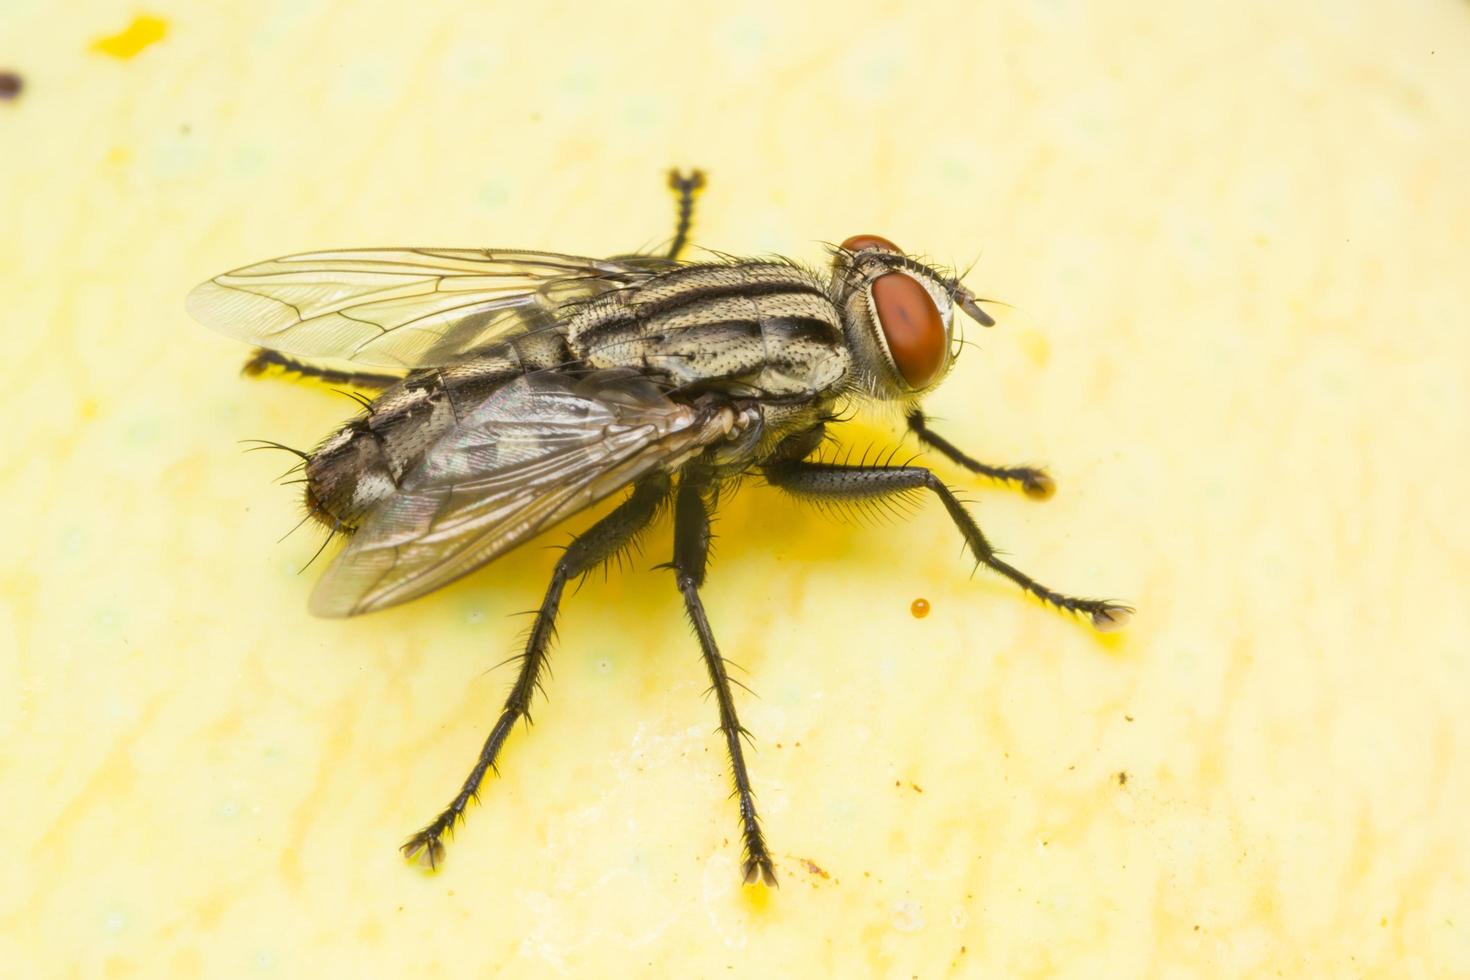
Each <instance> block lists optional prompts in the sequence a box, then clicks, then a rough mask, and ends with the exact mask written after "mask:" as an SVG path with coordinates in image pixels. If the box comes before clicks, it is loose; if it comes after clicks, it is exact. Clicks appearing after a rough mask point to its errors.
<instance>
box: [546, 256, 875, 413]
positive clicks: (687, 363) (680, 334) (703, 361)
mask: <svg viewBox="0 0 1470 980" xmlns="http://www.w3.org/2000/svg"><path fill="white" fill-rule="evenodd" d="M567 338H568V344H569V347H570V349H571V352H572V355H573V357H575V358H576V359H577V360H578V361H579V362H581V363H584V364H586V365H587V366H589V367H592V368H597V369H612V368H626V369H631V370H634V371H637V372H639V373H641V374H644V375H647V376H650V377H655V378H660V379H666V380H667V381H669V382H670V383H671V384H672V385H674V386H676V387H681V388H688V389H696V390H721V391H725V392H726V393H728V394H733V395H738V396H740V397H750V398H756V399H763V398H793V397H816V396H819V395H821V394H822V393H825V392H827V391H830V390H833V389H836V388H839V387H843V386H845V384H846V380H847V371H848V361H847V351H846V345H845V341H844V339H843V334H842V326H841V315H840V313H839V312H838V310H837V308H836V307H835V306H834V305H833V303H832V300H831V297H830V295H829V290H828V288H827V286H826V284H825V283H823V282H821V281H820V280H818V279H817V278H816V277H815V276H813V275H812V274H811V273H810V272H808V271H806V270H805V269H801V268H799V267H797V266H794V265H791V264H789V263H784V262H731V263H714V264H707V265H696V266H684V267H681V268H677V269H673V270H671V271H669V272H666V273H664V274H662V275H659V276H655V277H653V278H651V279H649V280H648V281H647V282H645V283H642V284H639V285H637V286H632V287H629V288H627V289H623V290H619V291H618V292H616V293H612V294H609V295H607V296H603V297H600V298H598V299H596V300H593V301H592V302H590V303H587V304H585V305H584V306H582V307H579V308H577V309H575V310H573V311H572V312H571V315H570V317H569V318H568V322H567Z"/></svg>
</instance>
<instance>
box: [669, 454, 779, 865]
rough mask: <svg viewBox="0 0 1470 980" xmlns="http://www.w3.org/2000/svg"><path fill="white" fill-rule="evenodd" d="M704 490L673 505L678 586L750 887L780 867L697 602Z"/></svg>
mask: <svg viewBox="0 0 1470 980" xmlns="http://www.w3.org/2000/svg"><path fill="white" fill-rule="evenodd" d="M703 490H704V486H703V485H702V484H701V483H700V482H699V481H697V480H695V481H690V480H688V479H685V480H681V481H680V484H679V491H678V495H677V496H676V498H675V501H674V575H675V576H676V578H677V580H678V583H679V592H680V593H681V594H682V595H683V596H684V608H685V610H686V611H687V612H688V613H689V621H690V623H692V624H693V625H694V632H695V634H696V635H697V636H698V637H699V648H700V650H701V651H702V652H703V654H704V665H705V667H706V668H707V669H708V670H709V679H710V684H711V686H712V688H713V690H714V693H715V702H716V703H717V704H718V705H719V709H720V732H721V733H722V734H723V735H724V737H725V747H726V748H727V749H728V750H729V752H730V767H731V768H732V769H733V770H734V773H735V795H736V797H737V798H738V800H739V803H740V829H741V831H742V833H743V835H744V838H745V857H744V861H743V863H742V864H741V869H740V870H741V874H742V875H743V876H744V878H745V883H746V884H747V885H749V884H754V883H755V882H756V881H757V880H760V881H764V882H765V883H766V884H767V885H774V884H776V868H775V865H774V864H773V863H772V862H771V854H770V852H769V851H768V850H766V839H765V835H764V834H762V833H761V824H760V817H759V816H758V815H757V813H756V810H755V794H754V793H753V792H752V791H751V788H750V774H749V773H748V772H747V771H746V769H745V752H744V747H743V746H742V745H741V744H740V740H741V738H742V737H744V738H748V737H749V736H750V733H749V732H747V731H746V730H745V729H744V728H742V727H741V726H740V719H739V718H738V717H737V716H736V714H735V699H734V698H733V697H732V696H731V693H730V675H729V674H728V673H727V672H726V670H725V658H724V657H723V656H721V655H720V649H719V647H718V646H716V645H715V636H714V633H713V631H711V630H710V625H709V617H708V616H706V615H705V612H704V603H703V602H701V601H700V599H699V587H700V586H701V585H703V584H704V572H705V567H706V564H707V563H708V560H709V540H710V536H709V511H708V510H706V508H705V505H704V498H703V493H702V491H703Z"/></svg>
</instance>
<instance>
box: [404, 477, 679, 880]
mask: <svg viewBox="0 0 1470 980" xmlns="http://www.w3.org/2000/svg"><path fill="white" fill-rule="evenodd" d="M668 495H669V480H668V477H666V476H662V475H660V476H658V477H654V478H650V479H647V480H645V481H644V482H643V483H640V484H639V485H638V486H636V487H635V488H634V490H633V493H632V495H631V496H630V497H628V499H627V500H625V501H623V503H622V504H620V505H619V506H618V507H617V508H616V509H615V510H613V511H612V512H611V513H610V514H608V515H607V516H606V517H604V518H603V519H602V520H600V521H598V522H597V523H596V524H594V525H592V526H591V527H590V528H588V529H587V530H585V531H583V532H582V533H581V534H580V535H578V536H577V538H576V539H575V540H573V541H572V543H571V544H570V545H569V546H568V547H567V550H566V551H565V552H564V553H563V554H562V556H561V560H560V561H558V562H557V563H556V568H555V570H553V571H552V573H551V584H550V585H548V586H547V588H546V597H545V598H544V599H542V600H541V608H540V609H539V610H538V611H537V613H536V620H535V622H534V623H533V624H532V626H531V635H530V638H529V639H528V640H527V641H526V652H525V655H524V656H523V657H522V658H521V670H520V674H519V676H517V677H516V682H515V685H514V686H513V687H512V688H511V689H510V696H509V697H507V698H506V699H505V707H504V708H503V709H502V710H501V712H500V719H499V720H498V721H496V723H495V727H494V728H493V729H491V730H490V736H489V737H488V738H486V739H485V745H484V747H483V748H481V749H480V757H479V758H478V759H477V760H476V761H475V765H474V768H472V769H471V770H470V774H469V776H468V777H467V778H466V779H465V781H464V786H463V787H461V789H460V791H459V794H458V795H457V796H455V798H454V800H453V801H452V802H451V803H450V804H449V806H447V807H445V808H444V810H443V812H441V813H440V814H439V816H437V817H435V818H434V820H433V822H431V823H430V824H429V825H428V826H427V827H425V828H424V829H423V830H420V831H419V832H418V833H416V834H414V835H413V836H412V837H410V838H409V839H408V841H407V842H405V843H404V845H403V847H402V850H403V853H404V855H405V856H407V857H410V858H412V857H419V856H420V855H422V856H421V857H420V861H421V862H422V863H426V864H428V866H429V867H431V868H433V867H436V866H437V865H438V864H439V862H440V861H443V860H444V844H443V840H442V838H443V836H444V835H445V834H446V833H447V832H449V831H450V830H452V829H453V828H454V825H455V824H456V823H457V822H458V821H459V820H460V819H461V818H462V817H463V815H464V811H465V807H467V806H468V805H469V802H470V800H472V799H475V798H476V796H477V795H478V793H479V790H480V783H481V781H482V780H483V779H484V778H485V773H486V772H487V771H488V770H490V769H492V768H494V766H495V760H496V758H497V757H498V756H499V755H500V748H501V746H502V745H503V744H504V743H505V739H506V736H508V735H509V734H510V732H511V729H512V728H514V727H515V723H516V721H518V720H519V719H521V718H525V719H526V720H527V721H528V722H529V721H530V717H531V716H530V708H531V695H532V694H533V693H534V692H535V690H536V685H537V682H538V678H539V676H540V674H541V668H542V667H543V666H544V665H545V663H546V653H547V649H548V648H549V647H550V645H551V638H552V636H553V635H554V634H555V632H556V614H557V611H558V609H559V608H560V606H561V595H562V590H563V589H564V588H565V587H566V584H567V582H568V581H569V580H570V579H573V578H576V577H577V576H578V575H582V574H584V573H586V572H588V571H590V570H592V569H593V568H596V567H597V566H598V565H600V564H601V563H602V562H605V561H607V560H608V559H609V558H611V557H612V556H613V555H615V554H617V553H618V552H619V551H621V550H622V549H623V548H624V547H626V546H627V545H628V543H629V542H631V541H632V540H633V539H634V538H635V537H636V536H637V535H638V533H639V532H641V531H642V530H643V529H644V528H646V527H647V526H648V525H649V524H650V523H651V522H652V521H653V519H654V517H655V516H657V514H658V509H659V507H660V506H662V504H663V502H664V501H665V500H667V499H668Z"/></svg>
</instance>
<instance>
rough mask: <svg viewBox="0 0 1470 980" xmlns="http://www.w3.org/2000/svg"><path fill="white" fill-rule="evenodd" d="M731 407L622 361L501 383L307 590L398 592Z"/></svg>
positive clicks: (480, 561) (651, 456) (346, 602)
mask: <svg viewBox="0 0 1470 980" xmlns="http://www.w3.org/2000/svg"><path fill="white" fill-rule="evenodd" d="M733 424H734V414H733V413H732V412H731V411H730V410H729V409H716V410H712V411H711V410H701V409H696V408H692V407H690V406H687V405H681V404H679V403H677V402H674V401H671V400H670V399H669V398H667V397H665V396H664V395H663V394H662V393H661V392H659V391H658V389H657V388H655V387H654V386H653V385H652V384H651V383H649V382H648V381H647V380H644V379H640V378H638V377H637V376H635V375H630V374H627V373H624V372H610V371H609V372H597V373H594V374H592V375H590V376H588V377H586V378H583V379H570V378H567V377H566V376H565V375H562V374H558V373H555V372H540V373H536V374H529V375H526V376H524V377H521V378H517V379H516V380H514V381H511V382H509V383H508V384H506V386H505V387H504V388H501V389H500V390H499V391H497V392H496V393H495V394H494V395H491V396H490V397H489V398H488V399H486V400H485V402H484V403H482V404H481V405H480V406H479V407H478V408H477V409H476V410H475V411H474V412H473V413H472V414H471V415H470V416H468V417H467V418H466V419H465V420H464V421H463V422H461V423H460V424H459V425H458V426H456V427H455V428H454V429H453V430H451V431H450V432H449V433H447V434H446V435H445V436H444V437H443V438H442V439H441V440H440V441H439V442H438V443H437V444H435V446H434V447H433V448H432V449H431V450H429V453H428V454H427V455H426V456H425V458H424V460H423V462H422V463H420V464H419V466H418V467H417V468H416V469H414V470H413V471H412V472H411V473H410V474H408V475H407V476H406V477H405V478H404V480H403V482H402V484H401V486H400V488H399V491H398V492H397V493H396V494H395V495H393V496H392V497H389V498H388V499H386V500H384V501H383V502H382V503H380V504H379V505H378V506H377V507H376V508H375V509H374V510H372V511H370V512H369V513H368V515H367V517H366V518H365V519H364V520H363V522H362V523H361V524H360V525H359V526H358V529H357V531H356V532H355V533H354V534H353V535H352V537H351V539H350V540H349V543H348V545H347V547H346V548H345V549H344V550H343V551H342V553H341V554H340V555H338V556H337V559H336V561H335V562H333V564H332V565H331V567H330V568H328V569H327V571H326V572H325V573H324V574H323V575H322V578H321V581H319V582H318V583H317V586H316V589H315V591H314V592H313V593H312V596H311V611H312V612H314V613H316V614H317V615H319V616H355V615H357V614H358V613H364V612H370V611H372V610H376V609H382V608H384V607H386V606H392V605H396V604H397V603H400V602H406V601H407V600H409V599H412V598H414V597H416V596H420V595H423V594H424V593H426V592H429V591H431V590H433V589H437V588H439V587H440V586H443V585H447V584H448V583H450V582H452V581H454V580H455V579H457V578H459V577H461V576H463V575H467V574H469V573H470V572H472V571H474V570H475V569H477V568H479V567H480V566H481V565H484V564H485V563H486V562H488V561H491V560H492V559H494V558H496V557H499V556H500V555H502V554H504V553H505V552H507V551H509V550H510V549H511V548H514V547H515V546H516V545H517V544H520V543H521V542H522V541H525V540H526V539H527V538H530V537H531V536H533V535H535V534H536V533H537V532H538V531H540V530H542V529H543V528H546V527H549V526H551V525H552V524H554V523H556V522H558V521H560V520H562V519H564V518H566V517H569V516H570V515H572V514H574V513H576V512H577V511H579V510H582V509H583V508H585V507H588V506H590V505H592V504H593V503H595V502H597V501H598V500H601V499H602V498H604V497H606V496H608V495H609V494H611V493H614V492H616V491H617V490H619V489H621V488H623V487H625V486H627V485H628V484H630V483H632V482H634V481H636V480H637V479H639V478H640V477H642V476H644V475H646V474H648V473H650V472H652V471H654V470H656V469H672V468H674V467H675V466H678V465H679V464H680V463H682V462H684V461H685V460H687V459H689V458H690V457H691V456H693V455H694V454H696V453H698V452H699V451H700V450H701V449H703V448H704V447H706V446H708V445H710V444H712V443H714V442H717V441H719V440H720V439H722V438H723V437H724V436H726V435H727V434H728V433H729V432H730V431H731V428H732V426H733Z"/></svg>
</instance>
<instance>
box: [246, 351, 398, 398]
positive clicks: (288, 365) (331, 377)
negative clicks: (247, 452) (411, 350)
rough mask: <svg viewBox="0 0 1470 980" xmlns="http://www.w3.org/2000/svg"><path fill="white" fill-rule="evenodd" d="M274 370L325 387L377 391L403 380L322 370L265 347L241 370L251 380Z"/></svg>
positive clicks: (328, 369) (358, 372)
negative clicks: (276, 369) (319, 383)
mask: <svg viewBox="0 0 1470 980" xmlns="http://www.w3.org/2000/svg"><path fill="white" fill-rule="evenodd" d="M273 367H278V368H280V369H281V370H283V371H284V372H286V373H287V374H294V375H296V376H297V377H302V378H311V379H312V380H314V381H321V382H323V383H325V384H336V385H351V386H352V387H354V388H370V389H373V390H381V389H383V388H387V387H388V386H389V385H392V384H396V383H397V382H399V381H401V380H402V379H401V378H399V377H398V376H397V375H393V374H375V373H373V372H371V371H338V370H335V369H333V368H324V367H319V366H317V365H315V364H308V363H307V362H305V361H298V360H296V358H294V357H287V356H286V355H285V354H282V353H280V352H279V351H273V350H266V349H265V348H263V347H262V348H260V349H258V350H256V351H255V352H254V353H253V354H251V355H250V359H249V360H248V361H246V362H245V366H244V367H242V368H241V369H240V370H241V372H242V373H244V374H248V375H250V376H251V377H258V376H260V375H262V374H265V373H266V372H267V371H269V370H270V369H271V368H273Z"/></svg>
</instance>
